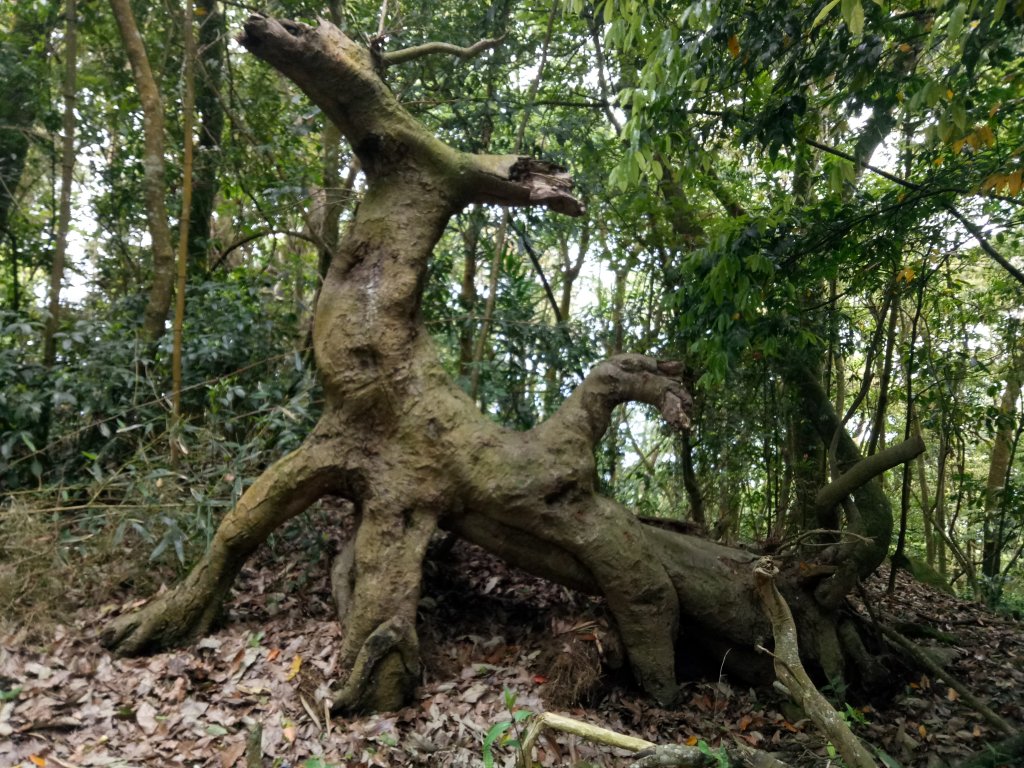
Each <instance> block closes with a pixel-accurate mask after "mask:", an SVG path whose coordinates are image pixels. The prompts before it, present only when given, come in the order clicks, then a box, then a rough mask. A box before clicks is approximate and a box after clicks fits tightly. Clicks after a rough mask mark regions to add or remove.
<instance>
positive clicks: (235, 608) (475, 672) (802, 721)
mask: <svg viewBox="0 0 1024 768" xmlns="http://www.w3.org/2000/svg"><path fill="white" fill-rule="evenodd" d="M336 533H337V535H339V536H341V535H344V534H343V533H342V532H336ZM328 548H329V547H328V546H327V539H326V538H324V537H323V536H322V535H318V534H310V533H307V532H306V530H305V529H303V528H301V527H300V526H296V527H293V528H292V529H291V531H290V532H289V531H286V532H284V533H282V534H280V535H278V536H277V537H276V538H275V543H274V546H273V547H271V548H266V547H265V548H264V549H263V551H262V552H261V554H260V555H258V556H257V557H256V558H255V559H254V561H253V562H252V564H251V565H250V566H249V567H247V568H246V569H245V571H244V572H243V573H242V575H241V577H240V578H239V580H238V584H237V585H236V590H235V593H234V597H233V599H232V602H231V604H230V605H229V607H228V615H227V619H226V623H225V626H224V628H223V629H221V630H220V631H219V632H217V633H216V634H214V635H211V636H210V637H207V638H205V639H203V640H201V641H200V642H198V643H197V644H195V645H194V646H192V647H189V648H183V649H180V650H176V651H173V652H170V653H162V654H158V655H155V656H151V657H148V658H139V659H121V658H114V657H111V656H110V654H108V653H107V652H106V651H104V650H103V649H102V648H101V647H100V646H99V644H98V643H97V639H96V638H97V634H98V631H99V628H100V627H101V626H102V623H103V621H104V620H105V619H106V618H107V617H109V616H110V615H112V614H114V613H116V612H118V611H121V610H124V609H127V608H130V607H131V606H132V605H133V603H131V602H129V603H126V604H125V603H122V602H121V601H116V602H111V603H109V604H107V605H105V606H98V605H95V604H90V605H83V606H82V608H81V610H79V611H78V612H77V613H76V614H75V615H73V616H72V617H70V618H69V620H68V621H66V622H65V623H62V624H57V625H49V626H25V625H20V626H19V625H13V626H12V625H10V624H7V625H6V626H4V628H3V629H2V630H0V766H3V767H5V768H6V767H7V766H17V767H18V768H21V767H22V766H26V768H27V767H28V766H51V765H52V766H62V767H63V768H68V767H74V766H119V767H123V768H127V767H128V766H215V767H217V768H231V767H232V766H246V768H252V766H254V765H258V764H260V763H259V762H258V761H257V760H256V758H257V756H258V754H259V753H258V752H257V749H256V747H255V744H254V743H250V744H249V745H248V747H247V741H249V742H254V739H255V738H257V737H258V738H259V743H260V750H261V752H262V765H263V766H278V767H280V768H285V767H286V766H288V767H294V768H300V767H301V768H326V767H327V766H353V767H359V766H417V765H423V766H427V765H429V766H438V767H442V766H479V765H481V764H482V757H483V751H484V750H483V747H482V744H483V741H484V738H485V736H486V734H487V733H488V731H489V730H490V729H491V728H492V726H494V725H495V724H496V723H500V722H502V721H508V720H510V719H511V717H510V714H509V711H508V706H509V705H511V706H512V708H513V709H514V710H523V711H527V712H541V711H554V712H559V713H562V714H567V715H569V716H571V717H575V718H578V719H580V720H584V721H586V722H589V723H593V724H597V725H601V726H604V727H606V728H610V729H612V730H615V731H619V732H622V733H628V734H631V735H635V736H639V737H641V738H644V739H647V740H649V741H653V742H658V743H689V744H695V743H697V742H698V740H702V741H704V742H706V743H707V744H709V745H710V746H711V747H715V746H717V745H719V744H723V743H725V744H728V743H730V742H733V741H742V742H745V743H746V744H749V745H751V746H753V747H757V748H759V749H766V750H769V751H772V752H774V753H776V754H777V756H778V757H779V758H780V759H782V760H785V761H787V762H789V763H790V764H791V765H793V766H825V765H828V764H829V751H828V750H829V748H828V745H827V744H826V743H825V741H824V740H823V739H822V738H821V737H820V736H819V735H818V734H817V733H816V732H815V728H814V726H813V724H811V723H810V722H809V721H808V720H806V718H804V717H803V716H802V715H801V713H800V712H799V711H794V709H793V708H792V707H791V705H789V704H788V703H786V702H785V701H783V700H782V699H781V697H780V696H779V695H778V694H777V693H776V692H774V691H773V690H771V689H767V690H752V689H749V688H746V687H741V686H739V685H734V684H733V683H732V682H731V681H730V680H728V679H726V678H721V679H711V680H702V681H694V682H688V683H685V684H684V685H683V689H682V690H683V695H682V699H681V701H682V704H681V705H680V706H679V707H677V708H674V709H671V710H668V709H661V708H658V707H656V706H653V705H652V704H651V703H650V701H649V700H648V699H646V698H644V697H643V696H642V695H640V694H639V693H638V692H637V690H636V689H635V687H633V686H631V685H630V684H629V681H628V680H627V679H625V677H624V676H623V675H621V674H618V673H616V672H613V671H609V665H611V666H615V665H617V664H618V663H619V661H620V660H619V659H618V656H619V652H618V649H617V647H616V643H615V642H614V638H613V637H612V636H611V635H610V633H609V632H608V630H607V619H606V616H605V612H604V609H603V606H602V604H601V602H600V601H599V600H597V599H593V598H590V597H586V596H582V595H578V594H574V593H571V592H569V591H568V590H566V589H564V588H562V587H557V586H554V585H551V584H548V583H546V582H543V581H540V580H538V579H535V578H533V577H530V576H528V575H525V574H523V573H520V572H518V571H511V570H510V569H509V568H508V567H507V566H505V565H504V564H503V563H501V562H500V561H498V560H496V559H494V558H492V557H490V556H488V555H487V554H485V553H484V552H483V551H481V550H479V549H477V548H475V547H472V546H469V545H466V544H464V543H461V542H460V543H457V544H455V546H454V547H449V546H448V544H447V543H446V542H438V545H437V546H436V547H434V551H433V554H432V557H431V559H430V560H429V562H428V563H427V566H426V571H427V574H426V576H427V578H426V591H425V595H424V598H423V600H422V601H421V605H420V626H421V642H422V645H423V650H424V661H425V668H424V670H423V679H422V685H421V686H420V688H419V689H418V692H417V698H416V701H414V702H413V704H412V705H410V706H408V707H406V708H405V709H402V710H400V711H398V712H391V713H385V714H376V715H370V716H366V717H351V718H344V719H342V718H336V719H333V720H331V719H328V718H326V717H325V713H324V703H323V702H324V699H325V698H326V697H327V696H328V691H329V689H330V687H331V685H333V684H335V683H336V680H337V674H338V668H337V654H338V649H339V647H340V639H341V634H342V629H341V628H340V627H339V626H338V624H337V622H336V621H335V619H334V616H333V608H332V606H331V601H330V590H329V584H328V577H327V574H328V570H329V562H328V558H327V557H325V556H324V554H325V551H326V550H327V549H328ZM883 575H885V576H887V574H883ZM865 596H866V599H867V600H868V601H869V603H870V604H871V607H872V610H873V611H876V612H882V613H885V614H887V615H890V616H895V617H899V620H900V621H903V622H912V623H915V624H916V625H918V626H926V627H930V628H932V629H935V630H938V633H939V634H937V635H936V636H935V637H930V638H924V639H922V640H921V642H922V643H930V644H932V645H933V646H935V647H936V648H938V649H939V653H941V654H944V655H945V658H947V659H948V660H949V662H950V669H951V671H952V672H953V673H954V674H956V675H959V676H960V678H961V679H962V680H964V681H966V682H967V683H968V685H969V686H970V687H971V688H972V690H973V691H974V692H975V693H976V694H978V695H980V696H982V697H983V698H984V699H985V700H986V701H987V702H988V703H989V704H990V706H992V707H993V709H995V710H996V711H997V712H998V713H999V714H1000V715H1002V716H1003V717H1004V718H1005V719H1007V720H1008V721H1010V722H1011V723H1013V724H1014V725H1020V724H1021V723H1024V625H1022V624H1021V623H1020V622H1017V621H1014V620H1012V619H1007V618H1003V617H999V616H996V615H994V614H992V613H990V612H987V611H985V610H983V609H981V608H979V607H977V606H975V605H972V604H969V603H965V602H963V601H960V600H957V599H956V598H953V597H951V596H948V595H945V594H943V593H940V592H937V591H935V590H932V589H930V588H928V587H925V586H922V585H920V584H917V583H916V582H912V581H910V580H909V579H908V578H906V577H904V576H901V578H900V579H899V582H898V589H897V593H896V596H895V597H893V598H889V597H886V596H885V595H884V582H883V580H882V579H881V578H879V579H877V580H876V581H875V582H873V583H871V584H868V585H867V589H866V592H865ZM125 599H128V598H127V597H125ZM910 629H911V628H909V627H908V631H909V630H910ZM893 687H894V690H895V695H893V696H891V697H889V699H888V700H887V701H884V702H874V703H873V705H868V704H863V703H862V702H858V701H852V702H848V701H844V700H842V698H841V695H840V694H841V692H831V696H832V698H833V700H834V701H836V703H837V706H839V708H840V709H843V710H845V711H846V713H847V717H848V719H849V720H851V721H852V722H853V724H854V728H855V730H856V731H857V732H858V733H859V734H860V735H861V736H862V737H863V738H864V739H866V740H867V741H868V742H869V743H870V744H872V745H874V746H876V747H878V748H880V749H882V750H884V751H885V752H886V754H887V755H889V756H891V758H893V759H894V760H895V761H898V763H899V765H901V766H904V768H911V767H912V766H913V767H918V766H921V767H926V768H938V767H939V766H945V765H948V764H951V763H955V762H956V761H957V760H959V759H960V758H961V757H963V756H965V755H967V754H969V753H971V752H972V751H975V750H978V749H981V748H982V746H983V744H984V743H985V741H986V740H994V739H995V738H996V734H995V733H993V731H992V729H991V728H990V727H989V726H988V725H987V724H986V723H985V722H984V721H983V720H982V719H981V718H980V717H979V716H978V715H977V713H975V712H973V711H972V710H971V709H970V708H969V707H967V706H966V705H965V704H963V703H962V702H961V701H960V699H959V697H958V696H957V695H956V692H955V691H953V690H952V689H950V688H949V687H948V686H947V685H946V684H945V683H944V681H942V680H934V679H929V678H928V677H925V676H919V675H917V676H914V677H913V678H908V679H905V680H895V681H894V686H893ZM827 693H828V692H827ZM257 728H258V730H257ZM510 732H511V731H510ZM493 756H494V764H495V765H498V766H512V765H513V764H514V761H515V753H514V750H513V749H511V748H510V747H507V746H502V745H500V744H497V745H495V746H494V748H493ZM247 758H248V759H247ZM534 759H535V760H536V761H537V762H538V763H540V764H541V765H543V766H586V765H597V766H625V765H628V764H629V762H630V761H629V755H628V753H626V752H623V751H616V750H612V749H609V748H607V747H603V746H597V745H592V744H588V743H585V742H583V741H582V740H580V739H578V738H577V737H573V736H569V735H565V734H550V735H548V736H547V737H542V738H541V740H540V743H539V748H538V750H537V752H536V753H535V755H534ZM833 764H834V763H833Z"/></svg>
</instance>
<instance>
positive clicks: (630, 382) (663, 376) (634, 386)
mask: <svg viewBox="0 0 1024 768" xmlns="http://www.w3.org/2000/svg"><path fill="white" fill-rule="evenodd" d="M626 402H638V403H646V404H647V405H652V406H654V407H655V408H657V409H658V411H659V412H660V413H661V415H662V417H663V418H664V419H665V421H667V422H668V423H669V424H671V425H672V426H674V427H676V428H677V429H689V428H690V410H691V409H692V407H693V398H692V397H691V396H690V392H689V390H688V389H687V385H686V367H685V366H684V365H683V364H682V363H680V362H676V361H672V360H656V359H655V358H653V357H648V356H646V355H636V354H625V355H615V356H614V357H610V358H608V359H607V360H605V361H603V362H601V363H598V364H597V365H596V366H594V368H593V369H592V370H591V371H590V373H589V374H587V377H586V378H585V379H584V380H583V383H581V384H580V385H579V386H578V387H576V389H575V391H573V393H572V395H570V396H569V398H568V399H567V400H566V401H565V402H564V403H562V407H561V408H559V409H558V411H556V412H555V414H554V416H552V417H551V418H550V419H548V420H547V421H546V422H544V423H543V424H541V425H540V427H538V428H539V429H564V428H566V427H568V428H570V429H574V430H575V431H577V432H582V433H584V434H586V436H587V437H588V439H589V440H590V441H591V442H592V443H593V442H596V441H598V440H600V439H601V436H602V435H604V433H605V432H606V431H607V429H608V425H609V424H610V422H611V414H612V409H614V408H615V406H617V405H619V404H621V403H626Z"/></svg>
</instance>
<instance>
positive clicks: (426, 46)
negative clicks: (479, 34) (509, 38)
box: [381, 35, 505, 67]
mask: <svg viewBox="0 0 1024 768" xmlns="http://www.w3.org/2000/svg"><path fill="white" fill-rule="evenodd" d="M504 39H505V35H502V36H501V37H488V38H484V39H483V40H478V41H476V42H475V43H473V44H472V45H470V46H466V47H462V46H460V45H453V44H452V43H440V42H429V43H423V44H422V45H413V46H410V47H409V48H402V49H401V50H399V51H388V52H386V53H382V54H381V60H382V61H383V62H384V66H386V67H390V66H392V65H394V64H405V63H406V62H409V61H414V60H416V59H420V58H423V57H424V56H432V55H433V54H435V53H446V54H449V55H451V56H458V57H459V58H460V59H471V58H473V57H474V56H476V55H477V54H478V53H482V52H483V51H486V50H489V49H491V48H496V47H497V46H498V44H499V43H501V41H502V40H504Z"/></svg>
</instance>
